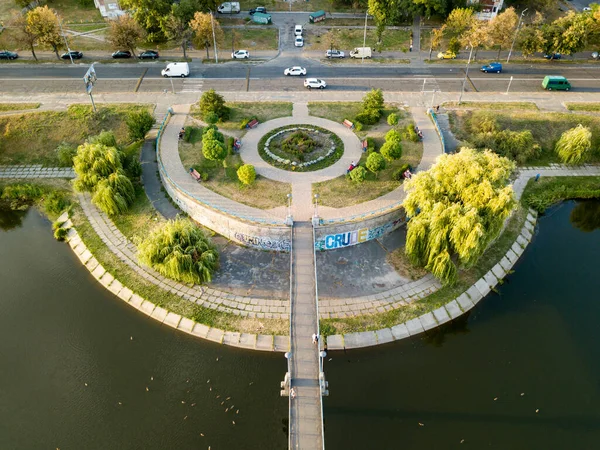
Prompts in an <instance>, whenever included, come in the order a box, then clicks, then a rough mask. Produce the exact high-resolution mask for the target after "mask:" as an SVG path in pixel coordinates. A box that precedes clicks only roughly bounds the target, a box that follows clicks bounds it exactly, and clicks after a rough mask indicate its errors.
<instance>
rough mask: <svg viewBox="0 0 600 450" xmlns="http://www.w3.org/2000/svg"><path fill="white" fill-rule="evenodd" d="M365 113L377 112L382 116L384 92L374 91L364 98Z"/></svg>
mask: <svg viewBox="0 0 600 450" xmlns="http://www.w3.org/2000/svg"><path fill="white" fill-rule="evenodd" d="M362 109H363V111H369V110H375V111H377V112H378V113H379V114H381V110H382V109H383V92H382V91H381V89H372V90H371V92H367V93H366V94H365V96H364V97H363V108H362Z"/></svg>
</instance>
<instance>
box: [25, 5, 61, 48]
mask: <svg viewBox="0 0 600 450" xmlns="http://www.w3.org/2000/svg"><path fill="white" fill-rule="evenodd" d="M27 32H28V33H30V34H31V35H34V36H37V41H38V43H40V44H42V45H47V46H49V47H51V48H52V50H53V51H54V53H55V54H56V57H57V58H58V59H60V56H59V55H58V49H59V48H60V46H61V45H62V42H63V37H62V36H61V35H60V25H59V23H58V16H57V15H56V14H55V13H54V11H52V10H51V9H50V8H48V6H44V7H42V6H38V7H37V8H34V9H32V10H31V11H29V12H28V13H27Z"/></svg>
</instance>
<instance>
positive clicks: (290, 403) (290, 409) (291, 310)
mask: <svg viewBox="0 0 600 450" xmlns="http://www.w3.org/2000/svg"><path fill="white" fill-rule="evenodd" d="M293 269H294V223H293V222H292V226H291V227H290V329H289V336H290V348H289V350H288V353H287V354H286V355H287V356H286V358H287V370H288V374H289V377H290V379H289V383H290V385H289V389H290V390H291V388H292V366H291V356H292V355H291V350H292V312H293V311H294V308H292V292H293V289H294V270H293ZM288 417H289V419H290V423H289V425H288V449H291V448H292V426H293V421H292V396H291V394H290V395H288Z"/></svg>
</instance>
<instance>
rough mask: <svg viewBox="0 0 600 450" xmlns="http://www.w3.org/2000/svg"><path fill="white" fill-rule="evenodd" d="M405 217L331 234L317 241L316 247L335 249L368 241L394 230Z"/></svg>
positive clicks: (319, 248) (318, 248)
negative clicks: (375, 225)
mask: <svg viewBox="0 0 600 450" xmlns="http://www.w3.org/2000/svg"><path fill="white" fill-rule="evenodd" d="M403 222H404V219H396V220H394V221H392V222H388V223H385V224H383V225H380V226H377V227H373V228H361V229H359V230H354V231H346V232H344V233H338V234H330V235H327V236H324V237H323V238H321V239H319V240H317V241H315V249H317V250H333V249H335V248H342V247H349V246H351V245H356V244H360V243H361V242H367V241H370V240H372V239H378V238H380V237H381V236H383V235H385V234H387V233H389V232H391V231H394V230H395V229H396V228H398V227H399V226H400V225H401V224H402V223H403Z"/></svg>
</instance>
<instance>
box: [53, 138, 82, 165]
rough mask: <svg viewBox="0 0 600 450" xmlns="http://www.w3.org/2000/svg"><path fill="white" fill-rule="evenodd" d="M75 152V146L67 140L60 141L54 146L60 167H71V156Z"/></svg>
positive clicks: (73, 155) (72, 156)
mask: <svg viewBox="0 0 600 450" xmlns="http://www.w3.org/2000/svg"><path fill="white" fill-rule="evenodd" d="M76 154H77V147H75V146H74V145H71V144H69V143H68V142H62V143H60V144H59V146H58V147H56V156H57V158H58V165H59V166H60V167H73V158H74V157H75V155H76Z"/></svg>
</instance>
